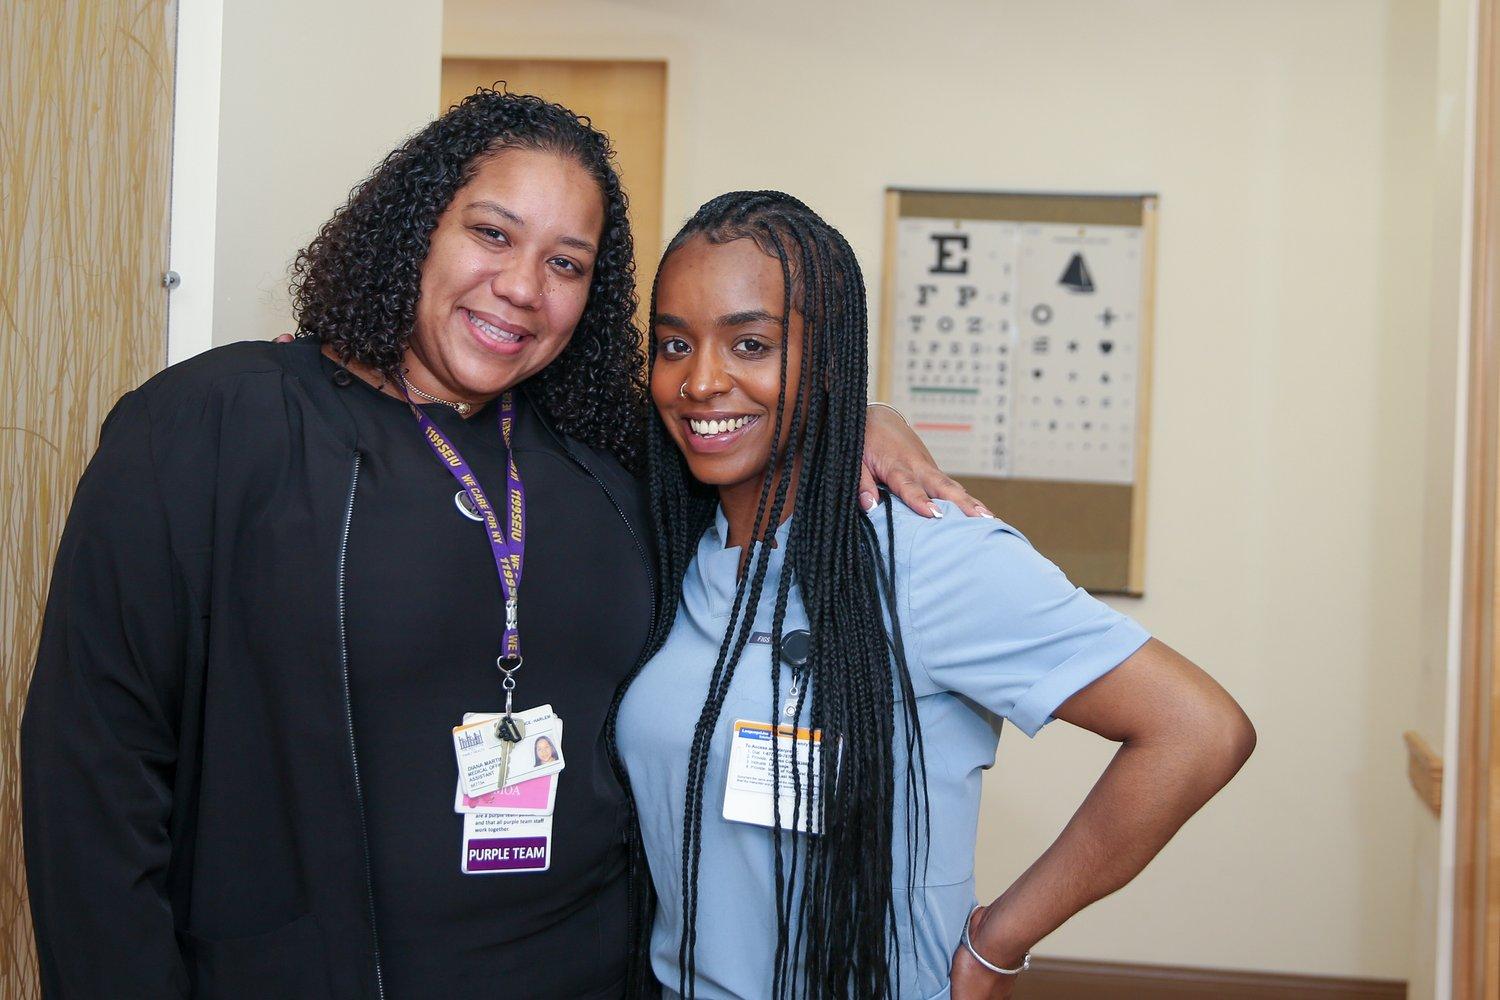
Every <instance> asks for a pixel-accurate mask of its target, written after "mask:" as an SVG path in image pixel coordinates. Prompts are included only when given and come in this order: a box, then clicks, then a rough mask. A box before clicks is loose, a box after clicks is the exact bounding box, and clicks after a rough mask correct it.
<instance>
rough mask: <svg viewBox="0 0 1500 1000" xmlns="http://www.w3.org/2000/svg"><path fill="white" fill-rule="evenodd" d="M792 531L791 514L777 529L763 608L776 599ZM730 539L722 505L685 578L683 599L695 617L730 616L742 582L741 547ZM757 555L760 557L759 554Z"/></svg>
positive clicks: (687, 608)
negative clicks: (778, 580)
mask: <svg viewBox="0 0 1500 1000" xmlns="http://www.w3.org/2000/svg"><path fill="white" fill-rule="evenodd" d="M791 532H792V519H791V518H787V519H786V520H785V521H783V522H782V523H781V526H780V527H778V528H777V529H776V534H775V536H774V537H775V539H776V544H775V546H774V547H773V548H772V549H771V557H770V562H769V565H768V566H767V571H766V582H765V585H764V587H763V589H762V590H761V594H760V603H761V606H762V608H765V607H770V606H771V605H773V604H774V603H775V600H776V587H775V583H776V580H777V578H778V577H779V576H780V574H781V567H782V564H783V563H784V562H785V560H786V545H787V539H788V538H789V537H790V536H791ZM728 540H729V519H728V518H726V517H725V516H724V508H723V506H722V505H721V506H720V507H719V508H718V509H717V510H716V511H714V525H713V527H712V528H711V529H709V530H708V531H705V532H704V533H703V538H702V539H700V540H699V542H698V556H697V558H696V559H694V560H693V565H692V566H691V567H689V569H688V572H687V575H686V577H685V578H684V580H683V587H682V596H683V602H684V604H685V605H686V610H687V611H688V613H689V614H691V615H693V616H694V617H704V618H720V619H727V618H728V617H729V612H730V610H731V609H732V608H733V607H734V591H735V588H736V587H737V586H738V584H739V565H740V553H741V547H740V546H735V547H733V548H728V547H726V544H725V543H726V542H727V541H728ZM756 558H759V556H758V554H757V556H756Z"/></svg>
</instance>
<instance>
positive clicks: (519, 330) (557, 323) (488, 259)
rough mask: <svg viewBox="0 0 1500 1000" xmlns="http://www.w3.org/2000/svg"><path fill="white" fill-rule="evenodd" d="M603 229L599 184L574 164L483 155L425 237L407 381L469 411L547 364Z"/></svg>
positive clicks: (570, 322) (544, 156)
mask: <svg viewBox="0 0 1500 1000" xmlns="http://www.w3.org/2000/svg"><path fill="white" fill-rule="evenodd" d="M603 229H604V198H603V195H602V194H601V193H600V190H599V185H598V184H597V183H596V182H595V181H594V179H593V178H592V177H590V176H589V174H588V172H587V171H585V170H584V169H583V167H582V166H580V165H579V164H578V163H577V162H575V161H574V160H572V159H570V158H568V157H564V156H559V155H557V154H555V153H550V152H539V151H535V150H529V149H508V150H504V151H502V152H500V153H497V154H495V155H493V156H491V157H489V158H487V159H486V160H485V161H484V162H483V163H482V164H481V165H480V167H479V169H478V170H476V171H475V173H474V176H473V178H472V179H471V180H470V181H469V182H468V183H467V184H465V185H464V186H463V187H461V188H459V190H458V193H457V194H455V195H454V196H453V200H452V202H450V203H449V205H448V207H447V208H446V209H445V210H444V211H443V214H442V215H441V216H439V217H438V223H437V227H436V228H435V229H434V230H433V231H432V237H431V242H430V247H429V250H428V254H427V259H426V260H425V261H424V262H423V265H422V283H421V291H420V295H419V298H418V300H417V315H416V323H415V326H414V328H413V331H412V336H411V342H410V347H409V350H408V352H407V358H406V364H407V367H408V369H409V371H410V376H409V377H410V379H411V382H412V384H413V385H415V386H417V387H418V388H420V389H423V390H425V391H427V392H430V393H435V394H437V395H439V396H443V397H444V398H452V399H456V400H466V401H469V402H476V403H477V402H483V401H485V400H488V399H493V398H494V397H495V396H497V395H499V394H500V393H501V392H504V391H505V390H506V389H509V388H511V387H512V386H514V385H517V384H518V383H520V382H523V381H525V380H526V379H527V378H529V377H530V376H532V375H535V374H536V373H537V372H539V371H541V370H542V369H543V368H545V367H546V366H547V365H548V364H550V363H551V362H552V360H553V359H554V358H556V357H557V356H558V355H559V354H560V353H562V350H563V348H565V347H567V346H568V341H569V340H570V339H571V338H572V336H573V329H574V328H575V327H576V326H577V325H578V320H579V317H581V316H582V315H583V309H584V306H585V305H586V304H587V302H588V294H589V284H590V281H591V280H592V278H593V274H594V261H595V258H596V256H597V255H598V248H599V241H600V237H601V234H602V233H603Z"/></svg>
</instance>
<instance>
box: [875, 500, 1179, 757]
mask: <svg viewBox="0 0 1500 1000" xmlns="http://www.w3.org/2000/svg"><path fill="white" fill-rule="evenodd" d="M906 568H907V574H908V576H907V580H908V583H907V588H906V589H907V598H908V600H907V608H906V612H907V616H908V617H907V620H906V621H905V622H902V623H901V624H902V635H903V639H904V641H905V643H906V647H907V649H908V653H909V654H910V653H913V652H914V653H915V654H916V656H915V657H914V658H915V659H916V660H917V661H918V662H917V663H915V664H912V666H918V665H920V668H921V669H922V670H923V671H925V672H926V674H927V675H928V677H929V678H930V680H931V681H932V683H933V684H934V685H936V686H937V687H938V688H939V689H942V690H946V691H952V692H954V693H956V694H960V695H963V696H965V697H967V698H969V699H971V700H973V701H974V702H977V703H978V704H980V705H982V706H984V707H985V708H987V709H988V710H990V711H991V712H994V713H995V714H996V715H998V716H1000V717H1001V718H1004V719H1008V720H1010V721H1011V722H1012V723H1014V724H1015V725H1016V726H1017V727H1018V728H1019V729H1021V730H1022V731H1023V732H1025V733H1026V735H1027V736H1035V735H1036V734H1037V732H1038V731H1039V730H1040V729H1041V728H1042V727H1043V726H1045V725H1046V724H1047V723H1048V722H1051V721H1052V714H1053V712H1054V711H1056V709H1057V707H1058V706H1059V705H1061V704H1062V703H1063V702H1065V701H1067V700H1068V698H1069V697H1071V696H1072V695H1073V694H1075V693H1076V692H1078V691H1080V690H1082V689H1083V688H1084V687H1087V686H1088V685H1089V684H1090V683H1092V682H1093V681H1095V680H1097V679H1098V678H1099V677H1102V676H1103V675H1104V674H1106V673H1108V672H1109V671H1110V670H1112V669H1113V668H1114V667H1116V666H1118V665H1119V664H1120V663H1122V662H1123V661H1124V660H1125V659H1126V658H1127V657H1129V656H1130V654H1132V653H1134V652H1135V651H1136V650H1137V649H1139V648H1140V647H1141V646H1142V645H1143V644H1144V643H1145V642H1146V640H1147V639H1149V638H1150V635H1149V634H1148V633H1147V632H1146V630H1145V629H1143V628H1141V626H1140V625H1138V624H1136V623H1135V622H1134V621H1132V620H1131V619H1130V618H1128V617H1126V616H1125V615H1122V614H1120V613H1119V612H1118V611H1115V610H1114V609H1113V608H1110V607H1109V606H1108V605H1106V604H1104V603H1103V602H1101V601H1099V600H1097V599H1096V598H1094V597H1092V596H1090V595H1089V594H1088V593H1087V592H1086V591H1084V590H1082V589H1080V588H1078V587H1075V586H1074V585H1073V584H1072V583H1071V582H1070V581H1069V580H1068V578H1067V577H1066V576H1065V575H1063V572H1062V571H1061V570H1060V569H1058V568H1057V567H1056V566H1055V565H1053V564H1052V563H1051V562H1050V561H1048V560H1047V559H1046V558H1045V557H1043V556H1042V555H1041V554H1040V553H1039V552H1037V551H1036V549H1034V548H1032V547H1031V543H1030V542H1028V541H1027V540H1026V539H1025V538H1024V537H1023V536H1022V535H1021V533H1020V532H1018V531H1016V530H1015V529H1014V528H1012V527H1010V526H1009V525H1007V524H1005V523H1003V522H1001V521H998V520H993V519H988V518H963V519H954V518H948V519H946V520H943V521H927V522H922V523H919V524H917V525H915V527H914V529H913V532H912V538H911V549H910V556H909V559H908V561H907V567H906ZM913 639H915V642H913V641H912V640H913ZM913 647H915V648H913Z"/></svg>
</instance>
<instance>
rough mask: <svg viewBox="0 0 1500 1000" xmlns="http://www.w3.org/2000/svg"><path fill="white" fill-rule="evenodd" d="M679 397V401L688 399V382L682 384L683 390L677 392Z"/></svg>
mask: <svg viewBox="0 0 1500 1000" xmlns="http://www.w3.org/2000/svg"><path fill="white" fill-rule="evenodd" d="M677 396H678V398H679V399H687V382H686V381H684V382H683V383H682V388H681V389H678V390H677Z"/></svg>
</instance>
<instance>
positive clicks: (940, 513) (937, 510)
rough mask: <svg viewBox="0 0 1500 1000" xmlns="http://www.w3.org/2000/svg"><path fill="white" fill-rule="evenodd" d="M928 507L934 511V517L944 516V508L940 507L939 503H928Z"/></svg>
mask: <svg viewBox="0 0 1500 1000" xmlns="http://www.w3.org/2000/svg"><path fill="white" fill-rule="evenodd" d="M927 509H928V510H930V511H932V516H933V517H942V516H943V511H942V509H941V508H940V507H938V505H937V504H935V503H930V504H928V505H927Z"/></svg>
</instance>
